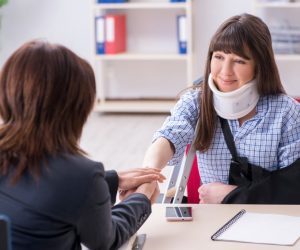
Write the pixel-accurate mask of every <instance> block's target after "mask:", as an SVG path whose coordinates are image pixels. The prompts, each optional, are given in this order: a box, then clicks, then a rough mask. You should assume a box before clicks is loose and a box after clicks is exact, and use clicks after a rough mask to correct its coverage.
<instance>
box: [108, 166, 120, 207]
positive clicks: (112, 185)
mask: <svg viewBox="0 0 300 250" xmlns="http://www.w3.org/2000/svg"><path fill="white" fill-rule="evenodd" d="M105 181H106V182H107V185H108V188H109V193H110V201H111V204H112V205H113V204H115V203H116V196H117V192H118V187H119V176H118V174H117V172H116V171H115V170H109V171H105Z"/></svg>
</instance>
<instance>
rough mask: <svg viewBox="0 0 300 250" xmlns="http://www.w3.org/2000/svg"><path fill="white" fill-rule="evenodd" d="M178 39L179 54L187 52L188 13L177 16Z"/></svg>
mask: <svg viewBox="0 0 300 250" xmlns="http://www.w3.org/2000/svg"><path fill="white" fill-rule="evenodd" d="M177 41H178V51H179V54H186V53H187V23H186V15H179V16H177Z"/></svg>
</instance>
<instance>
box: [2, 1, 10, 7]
mask: <svg viewBox="0 0 300 250" xmlns="http://www.w3.org/2000/svg"><path fill="white" fill-rule="evenodd" d="M7 2H8V0H0V7H1V6H3V5H4V4H7Z"/></svg>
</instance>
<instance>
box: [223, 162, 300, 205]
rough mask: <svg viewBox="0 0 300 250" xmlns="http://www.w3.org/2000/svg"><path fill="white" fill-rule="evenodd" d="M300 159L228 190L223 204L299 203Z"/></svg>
mask: <svg viewBox="0 0 300 250" xmlns="http://www.w3.org/2000/svg"><path fill="white" fill-rule="evenodd" d="M299 180H300V159H298V160H297V161H295V162H294V163H293V164H291V165H290V166H288V167H285V168H282V169H279V170H276V171H273V172H271V173H270V175H269V176H267V177H265V178H262V179H261V180H259V181H256V182H252V183H250V184H248V185H245V186H240V187H237V188H236V189H234V190H233V191H232V192H230V193H229V194H228V195H227V196H226V197H225V198H224V200H223V201H222V203H223V204H234V203H235V204H300V192H299V190H300V181H299Z"/></svg>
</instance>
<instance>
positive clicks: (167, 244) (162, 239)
mask: <svg viewBox="0 0 300 250" xmlns="http://www.w3.org/2000/svg"><path fill="white" fill-rule="evenodd" d="M169 205H170V204H169ZM165 206H167V204H155V205H153V207H152V214H151V216H150V217H149V218H148V220H147V221H146V223H145V224H144V225H143V226H142V227H141V228H140V230H139V231H138V234H140V233H146V234H147V239H146V243H145V245H144V248H143V250H160V249H161V250H169V249H170V250H179V249H180V250H185V249H188V250H194V249H195V250H196V249H197V250H199V249H203V250H215V249H219V250H248V249H251V250H253V249H255V250H260V249H272V250H273V249H275V250H277V249H280V250H281V249H282V250H283V249H289V250H292V249H300V240H298V241H297V242H296V244H295V245H294V246H279V245H264V244H251V243H240V242H225V241H212V240H211V239H210V237H211V235H212V234H213V233H215V232H216V231H217V230H218V229H219V228H220V227H221V226H223V225H224V224H225V223H226V222H227V221H228V220H229V219H230V218H232V217H233V216H234V215H235V214H236V213H237V212H238V211H240V210H241V209H243V208H244V209H246V211H249V212H259V213H278V214H286V215H294V216H300V205H202V204H201V205H193V221H191V222H188V221H185V222H168V221H166V219H165Z"/></svg>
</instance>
